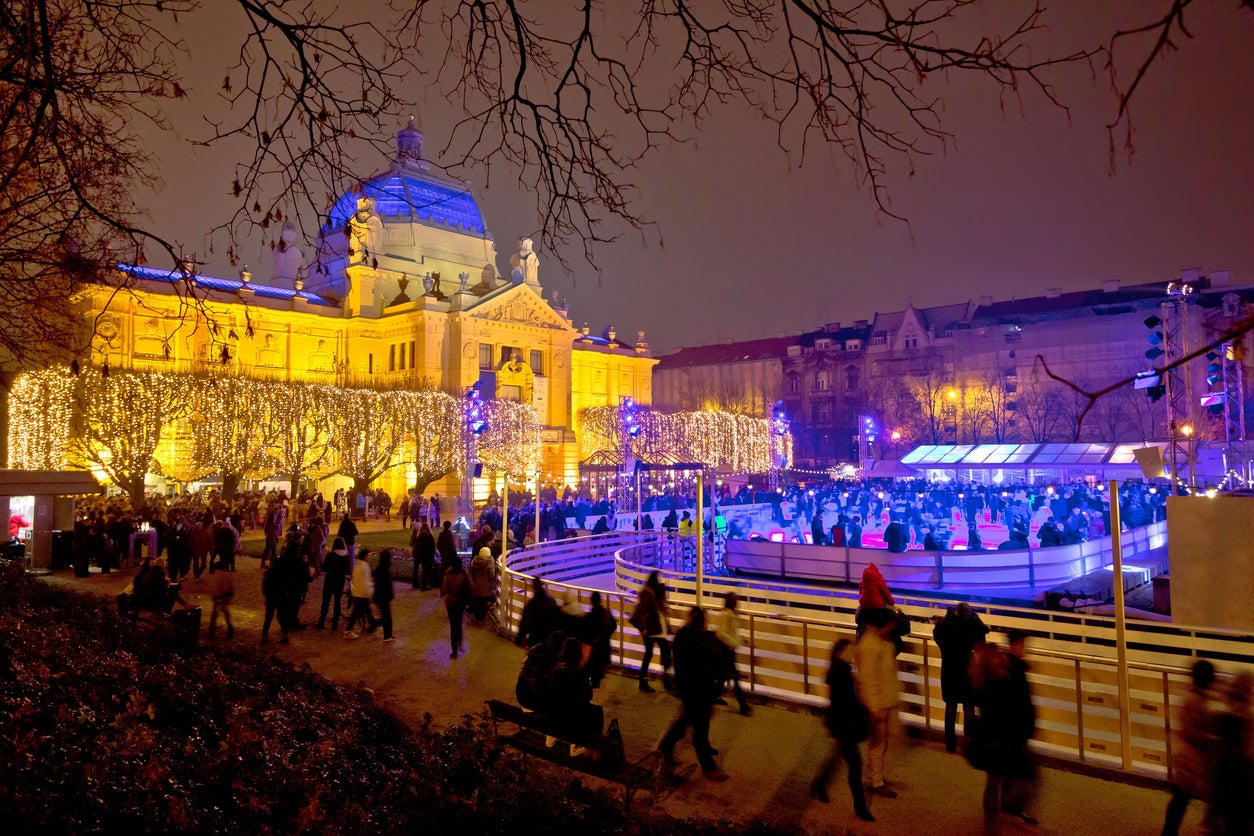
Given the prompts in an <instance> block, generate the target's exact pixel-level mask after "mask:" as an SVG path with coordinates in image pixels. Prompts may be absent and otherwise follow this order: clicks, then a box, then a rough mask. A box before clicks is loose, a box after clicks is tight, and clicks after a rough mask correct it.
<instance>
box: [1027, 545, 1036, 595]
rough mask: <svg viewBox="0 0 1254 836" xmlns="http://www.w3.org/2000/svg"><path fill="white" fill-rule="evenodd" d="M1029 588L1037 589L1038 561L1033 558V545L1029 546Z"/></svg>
mask: <svg viewBox="0 0 1254 836" xmlns="http://www.w3.org/2000/svg"><path fill="white" fill-rule="evenodd" d="M1028 588H1029V589H1036V562H1035V561H1034V560H1033V558H1032V547H1031V546H1028Z"/></svg>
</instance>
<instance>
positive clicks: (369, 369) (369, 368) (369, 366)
mask: <svg viewBox="0 0 1254 836" xmlns="http://www.w3.org/2000/svg"><path fill="white" fill-rule="evenodd" d="M366 374H374V355H373V354H367V355H366Z"/></svg>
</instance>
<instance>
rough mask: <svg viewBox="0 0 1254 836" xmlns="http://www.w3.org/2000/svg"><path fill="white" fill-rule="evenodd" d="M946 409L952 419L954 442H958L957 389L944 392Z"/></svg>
mask: <svg viewBox="0 0 1254 836" xmlns="http://www.w3.org/2000/svg"><path fill="white" fill-rule="evenodd" d="M945 401H946V409H945V411H946V412H948V413H949V415H950V417H951V418H952V420H953V426H954V444H957V443H958V390H957V389H950V390H949V391H948V392H946V393H945Z"/></svg>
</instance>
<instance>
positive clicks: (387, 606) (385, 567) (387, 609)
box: [374, 549, 396, 642]
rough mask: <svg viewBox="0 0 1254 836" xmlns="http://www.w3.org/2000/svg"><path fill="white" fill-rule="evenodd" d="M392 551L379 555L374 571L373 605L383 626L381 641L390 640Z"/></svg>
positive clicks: (384, 551)
mask: <svg viewBox="0 0 1254 836" xmlns="http://www.w3.org/2000/svg"><path fill="white" fill-rule="evenodd" d="M394 597H396V596H395V594H394V593H393V591H392V550H391V549H384V550H383V551H382V552H380V553H379V565H378V566H376V567H375V570H374V604H375V606H376V607H378V608H379V623H381V624H382V625H383V640H384V641H385V642H390V641H391V640H392V599H393V598H394Z"/></svg>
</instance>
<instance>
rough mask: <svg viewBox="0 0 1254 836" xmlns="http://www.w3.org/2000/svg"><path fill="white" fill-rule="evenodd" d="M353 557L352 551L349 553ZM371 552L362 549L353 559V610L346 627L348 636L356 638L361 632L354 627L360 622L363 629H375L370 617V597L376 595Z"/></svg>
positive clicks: (345, 630) (345, 631)
mask: <svg viewBox="0 0 1254 836" xmlns="http://www.w3.org/2000/svg"><path fill="white" fill-rule="evenodd" d="M349 554H350V557H351V554H352V553H351V552H350V553H349ZM368 555H369V552H368V551H366V550H365V549H362V550H361V554H359V555H357V559H356V560H355V561H353V577H352V582H351V585H352V596H353V611H352V612H351V613H349V614H348V625H347V626H346V627H345V628H344V633H345V635H346V637H347V638H350V639H355V638H357V637H358V636H359V635H361V634H360V633H358V632H357V631H355V630H354V629H353V627H355V626H356V625H358V624H360V625H361V628H362V630H363V631H367V632H368V631H370V630H373V629H374V621H373V619H371V617H370V599H371V598H373V597H374V576H373V573H372V572H371V571H370V561H369V560H368V559H367V557H368Z"/></svg>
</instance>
